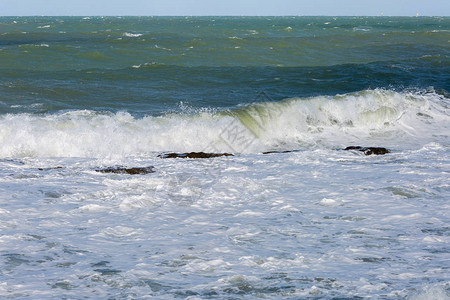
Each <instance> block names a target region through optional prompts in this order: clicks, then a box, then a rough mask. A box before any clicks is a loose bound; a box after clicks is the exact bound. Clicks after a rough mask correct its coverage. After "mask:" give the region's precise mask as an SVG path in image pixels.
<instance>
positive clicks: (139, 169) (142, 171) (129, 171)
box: [95, 166, 155, 175]
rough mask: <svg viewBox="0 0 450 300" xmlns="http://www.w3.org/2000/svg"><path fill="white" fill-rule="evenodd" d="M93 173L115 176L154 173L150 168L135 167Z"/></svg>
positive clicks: (106, 169)
mask: <svg viewBox="0 0 450 300" xmlns="http://www.w3.org/2000/svg"><path fill="white" fill-rule="evenodd" d="M95 171H96V172H100V173H115V174H129V175H145V174H149V173H154V172H155V171H154V168H153V167H151V166H150V167H136V168H123V167H114V168H105V169H97V170H95Z"/></svg>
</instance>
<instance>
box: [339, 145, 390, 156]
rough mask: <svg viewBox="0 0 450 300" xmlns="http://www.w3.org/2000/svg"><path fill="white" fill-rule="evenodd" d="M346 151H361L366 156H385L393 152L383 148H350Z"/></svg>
mask: <svg viewBox="0 0 450 300" xmlns="http://www.w3.org/2000/svg"><path fill="white" fill-rule="evenodd" d="M344 150H348V151H349V150H354V151H360V152H363V153H364V154H365V155H372V154H374V155H383V154H387V153H391V151H389V150H388V149H386V148H383V147H361V146H348V147H347V148H345V149H344Z"/></svg>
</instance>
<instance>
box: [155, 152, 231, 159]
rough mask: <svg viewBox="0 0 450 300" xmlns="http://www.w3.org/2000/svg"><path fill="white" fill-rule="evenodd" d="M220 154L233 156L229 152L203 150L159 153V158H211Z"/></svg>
mask: <svg viewBox="0 0 450 300" xmlns="http://www.w3.org/2000/svg"><path fill="white" fill-rule="evenodd" d="M220 156H234V155H233V154H231V153H205V152H189V153H165V154H160V155H158V157H160V158H211V157H220Z"/></svg>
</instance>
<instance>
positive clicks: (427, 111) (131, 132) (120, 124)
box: [0, 89, 450, 158]
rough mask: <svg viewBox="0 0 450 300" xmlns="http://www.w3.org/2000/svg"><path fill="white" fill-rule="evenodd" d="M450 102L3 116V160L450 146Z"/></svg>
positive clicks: (412, 95)
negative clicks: (140, 115) (361, 146)
mask: <svg viewBox="0 0 450 300" xmlns="http://www.w3.org/2000/svg"><path fill="white" fill-rule="evenodd" d="M449 100H450V99H448V98H446V97H445V96H443V95H441V94H438V93H435V92H417V91H415V92H410V91H404V92H396V91H391V90H384V89H375V90H364V91H360V92H355V93H349V94H344V95H336V96H317V97H310V98H290V99H285V100H284V101H281V102H261V103H253V104H250V105H245V106H244V105H243V106H238V107H236V108H234V109H231V110H222V111H215V112H211V111H198V112H195V113H177V114H166V115H163V116H158V117H155V116H147V117H143V118H135V117H133V116H132V115H131V114H129V113H127V112H117V113H111V112H97V111H89V110H82V111H69V112H60V113H57V114H47V115H36V114H5V115H1V116H0V143H1V147H0V157H1V158H10V157H93V158H97V157H124V156H142V155H144V156H145V155H153V154H154V153H155V152H162V151H180V152H188V151H204V152H233V153H260V152H264V151H271V150H293V149H297V150H301V149H311V148H337V147H343V146H346V145H352V144H364V145H368V144H370V146H375V145H377V146H385V147H393V148H397V149H403V148H405V147H417V146H421V145H423V144H425V143H430V142H438V143H441V144H444V145H445V144H448V142H449V136H450V114H449V112H450V101H449Z"/></svg>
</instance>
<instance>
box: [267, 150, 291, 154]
mask: <svg viewBox="0 0 450 300" xmlns="http://www.w3.org/2000/svg"><path fill="white" fill-rule="evenodd" d="M291 152H298V150H283V151H267V152H263V153H262V154H273V153H291Z"/></svg>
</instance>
